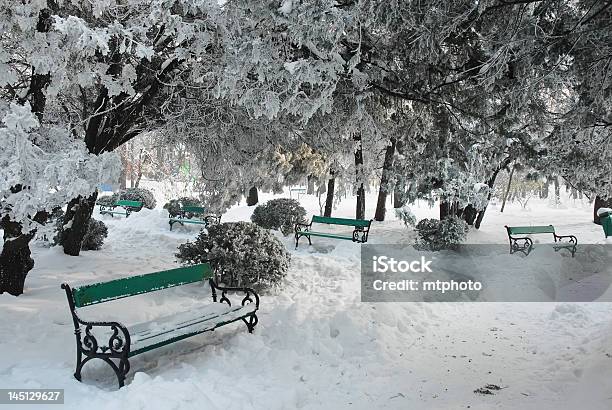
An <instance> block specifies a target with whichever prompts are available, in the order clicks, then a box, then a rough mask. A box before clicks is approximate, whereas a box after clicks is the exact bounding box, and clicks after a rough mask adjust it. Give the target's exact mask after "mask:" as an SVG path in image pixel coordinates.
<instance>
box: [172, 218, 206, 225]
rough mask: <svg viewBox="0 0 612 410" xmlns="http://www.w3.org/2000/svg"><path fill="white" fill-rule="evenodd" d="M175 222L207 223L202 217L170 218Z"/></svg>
mask: <svg viewBox="0 0 612 410" xmlns="http://www.w3.org/2000/svg"><path fill="white" fill-rule="evenodd" d="M170 220H171V221H173V222H180V223H185V224H199V225H206V221H202V220H200V219H181V218H170Z"/></svg>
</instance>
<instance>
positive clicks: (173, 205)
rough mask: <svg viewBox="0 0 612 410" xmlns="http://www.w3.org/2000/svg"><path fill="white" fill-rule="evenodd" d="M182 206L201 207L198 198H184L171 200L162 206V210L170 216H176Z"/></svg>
mask: <svg viewBox="0 0 612 410" xmlns="http://www.w3.org/2000/svg"><path fill="white" fill-rule="evenodd" d="M183 206H201V201H200V200H199V199H198V198H193V197H187V196H184V197H181V198H178V199H171V200H170V201H168V202H167V203H166V204H165V205H164V209H166V210H167V211H168V213H169V214H170V216H176V215H178V213H179V210H180V209H181V207H183Z"/></svg>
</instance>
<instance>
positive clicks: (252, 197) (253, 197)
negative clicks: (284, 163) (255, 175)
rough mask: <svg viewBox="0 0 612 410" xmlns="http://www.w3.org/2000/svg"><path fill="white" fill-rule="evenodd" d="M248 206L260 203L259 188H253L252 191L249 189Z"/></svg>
mask: <svg viewBox="0 0 612 410" xmlns="http://www.w3.org/2000/svg"><path fill="white" fill-rule="evenodd" d="M246 201H247V206H253V205H256V204H257V202H259V195H258V193H257V187H255V186H254V187H251V189H249V194H248V196H247V200H246Z"/></svg>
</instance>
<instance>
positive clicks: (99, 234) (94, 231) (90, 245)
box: [53, 211, 108, 251]
mask: <svg viewBox="0 0 612 410" xmlns="http://www.w3.org/2000/svg"><path fill="white" fill-rule="evenodd" d="M60 212H61V213H58V215H57V217H56V219H55V229H56V235H55V237H53V244H54V245H60V246H61V245H63V243H62V236H63V235H62V231H63V230H64V212H63V211H60ZM107 236H108V228H107V227H106V225H105V224H104V222H102V221H98V220H96V219H93V218H90V219H89V224H88V225H87V231H86V232H85V236H84V237H83V242H82V243H81V249H82V250H84V251H97V250H100V249H101V248H102V245H103V244H104V239H105V238H106V237H107Z"/></svg>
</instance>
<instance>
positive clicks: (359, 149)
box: [353, 133, 365, 219]
mask: <svg viewBox="0 0 612 410" xmlns="http://www.w3.org/2000/svg"><path fill="white" fill-rule="evenodd" d="M353 141H355V145H356V146H355V183H356V185H357V203H356V204H355V219H365V188H364V187H363V177H364V176H363V146H362V143H361V134H360V133H357V134H355V136H354V137H353Z"/></svg>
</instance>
